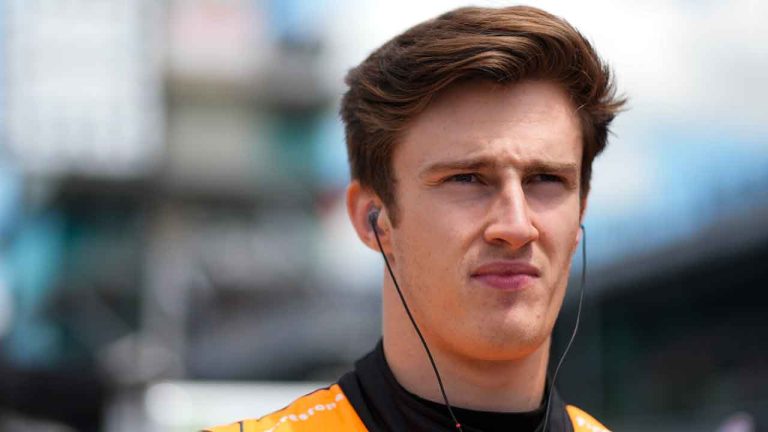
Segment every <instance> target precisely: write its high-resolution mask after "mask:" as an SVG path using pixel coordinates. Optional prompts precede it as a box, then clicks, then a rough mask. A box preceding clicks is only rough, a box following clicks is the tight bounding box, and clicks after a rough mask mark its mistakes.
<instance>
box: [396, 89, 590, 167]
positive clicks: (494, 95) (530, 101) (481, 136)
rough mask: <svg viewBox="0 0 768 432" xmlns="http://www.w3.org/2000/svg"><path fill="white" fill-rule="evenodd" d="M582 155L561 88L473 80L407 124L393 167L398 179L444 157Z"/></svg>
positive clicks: (516, 159)
mask: <svg viewBox="0 0 768 432" xmlns="http://www.w3.org/2000/svg"><path fill="white" fill-rule="evenodd" d="M581 152H582V140H581V127H580V123H579V119H578V116H577V115H576V113H575V107H574V105H573V103H572V102H571V100H570V98H569V97H568V94H567V93H566V92H565V90H563V89H562V87H561V86H559V85H557V84H555V83H552V82H548V81H524V82H521V83H516V84H511V85H500V84H495V83H492V82H487V81H470V82H464V83H461V84H457V85H454V86H452V87H450V88H449V89H447V90H446V91H444V92H442V93H441V94H439V95H438V97H436V98H435V99H434V100H433V101H432V102H431V103H430V105H429V106H428V107H427V109H426V110H425V111H424V112H422V113H421V114H420V115H418V116H417V117H416V118H415V119H414V120H413V121H412V122H411V123H410V124H409V125H408V127H407V128H406V131H405V133H404V136H403V139H402V140H401V141H400V143H399V145H398V146H397V148H396V150H395V154H394V159H393V162H394V166H395V171H396V175H397V176H398V177H400V176H408V175H409V174H411V173H413V174H415V173H416V172H417V171H418V170H419V168H420V167H422V166H424V165H425V164H431V163H434V161H435V160H436V159H441V158H446V159H456V158H469V157H478V156H483V157H493V158H497V159H498V160H500V161H504V162H506V161H509V162H510V163H512V164H514V163H520V164H524V163H525V162H526V161H527V160H534V159H535V160H552V161H554V162H562V163H573V162H577V163H578V162H580V161H581Z"/></svg>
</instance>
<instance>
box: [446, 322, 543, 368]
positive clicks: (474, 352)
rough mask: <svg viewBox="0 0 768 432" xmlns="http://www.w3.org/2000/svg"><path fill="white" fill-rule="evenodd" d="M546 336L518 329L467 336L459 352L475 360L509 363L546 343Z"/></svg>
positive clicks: (529, 353)
mask: <svg viewBox="0 0 768 432" xmlns="http://www.w3.org/2000/svg"><path fill="white" fill-rule="evenodd" d="M547 336H548V335H546V334H539V333H536V334H532V333H529V332H525V331H520V329H519V328H518V329H509V330H507V331H503V332H494V333H492V334H491V333H485V334H482V335H476V336H474V337H473V336H472V335H467V336H466V337H465V338H464V339H465V343H463V344H462V347H461V349H460V351H462V352H463V353H464V355H466V356H468V357H470V358H474V359H476V360H485V361H510V360H518V359H521V358H523V357H527V356H529V355H531V354H532V353H534V352H536V351H537V350H538V349H539V348H541V346H542V344H544V343H546V342H547V339H548V338H547Z"/></svg>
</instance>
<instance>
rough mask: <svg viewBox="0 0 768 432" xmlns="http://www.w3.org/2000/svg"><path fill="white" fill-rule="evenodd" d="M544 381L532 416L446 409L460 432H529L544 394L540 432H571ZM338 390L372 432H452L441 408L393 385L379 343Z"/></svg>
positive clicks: (561, 407)
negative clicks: (542, 430) (548, 404)
mask: <svg viewBox="0 0 768 432" xmlns="http://www.w3.org/2000/svg"><path fill="white" fill-rule="evenodd" d="M549 382H550V381H549V379H547V384H546V386H545V394H544V398H543V403H542V404H541V406H539V407H538V408H537V409H535V410H533V411H529V412H522V413H500V412H490V411H476V410H471V409H465V408H460V407H452V408H453V411H454V414H456V418H457V419H458V420H459V422H461V424H462V429H463V430H464V432H497V431H505V432H509V431H520V432H526V431H528V432H535V431H540V428H541V426H542V423H543V420H544V410H545V408H546V401H547V397H548V394H549V392H550V391H554V393H553V394H552V407H551V411H550V414H549V416H550V417H549V424H548V426H547V431H546V432H573V426H572V425H571V422H570V420H569V418H568V415H567V413H566V411H565V404H564V403H563V401H562V399H560V396H559V395H558V393H557V390H555V389H553V388H551V387H550V385H549ZM339 385H340V386H341V388H342V390H343V391H344V394H345V395H346V396H347V398H348V399H349V401H350V403H351V404H352V406H353V407H354V408H355V411H356V412H357V414H358V415H359V416H360V419H361V420H362V421H363V423H364V424H365V426H366V427H367V428H368V430H370V431H372V432H387V431H398V432H399V431H422V430H424V431H427V430H428V431H440V432H455V431H456V429H455V427H454V425H453V421H452V420H451V417H450V415H449V414H448V410H447V408H446V406H445V405H444V404H440V403H436V402H432V401H429V400H426V399H424V398H421V397H419V396H417V395H415V394H413V393H410V392H409V391H407V390H406V389H404V388H403V387H402V386H401V385H400V383H398V382H397V380H396V379H395V377H394V375H393V374H392V370H391V369H390V368H389V365H388V364H387V361H386V358H385V357H384V348H383V344H382V341H381V340H380V341H379V343H378V344H377V345H376V348H374V350H373V351H371V352H370V353H368V354H367V355H366V356H365V357H363V358H361V359H360V360H358V361H357V362H356V363H355V370H354V371H352V372H349V373H347V374H346V375H344V376H343V377H341V379H340V380H339ZM449 396H450V395H449Z"/></svg>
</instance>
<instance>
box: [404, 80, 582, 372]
mask: <svg viewBox="0 0 768 432" xmlns="http://www.w3.org/2000/svg"><path fill="white" fill-rule="evenodd" d="M574 110H575V107H574V106H573V104H572V103H571V102H570V100H569V98H568V96H567V94H566V93H565V92H564V91H563V90H562V89H561V88H560V87H559V86H557V85H556V84H553V83H549V82H544V81H526V82H523V83H519V84H515V85H507V86H502V85H499V84H493V83H490V82H481V81H478V82H467V83H462V84H458V85H456V86H453V87H452V88H450V89H448V90H447V91H446V92H444V93H441V94H440V96H439V97H438V98H437V99H435V100H434V101H433V103H432V104H431V105H430V106H429V107H428V109H427V110H426V111H424V112H423V113H422V114H421V115H419V116H418V117H417V118H416V119H415V120H414V121H413V122H411V123H410V124H409V126H408V129H407V131H406V133H405V136H404V137H403V139H402V140H401V141H400V142H399V144H398V147H397V148H396V151H395V153H394V155H393V167H394V172H395V177H396V194H395V195H396V197H397V198H396V199H397V207H398V210H399V215H398V216H399V220H398V225H397V227H396V228H393V229H392V231H391V247H392V257H393V258H394V260H393V261H394V262H393V265H394V268H395V272H396V275H397V277H398V281H400V283H401V284H402V286H403V289H404V291H405V292H404V294H405V296H406V299H407V301H408V303H409V306H410V307H411V309H412V310H413V312H414V314H415V315H416V320H417V322H418V323H419V327H420V328H421V329H422V331H423V332H424V333H425V336H426V337H427V340H428V342H429V343H430V345H433V344H439V345H441V346H442V347H443V348H444V349H447V350H449V351H453V352H456V353H460V354H462V355H465V356H469V358H476V359H485V360H491V359H494V360H509V359H514V358H519V357H522V356H524V355H526V354H529V353H531V352H532V351H533V350H535V349H536V348H538V347H540V346H541V344H542V343H544V342H546V341H547V338H548V336H549V335H550V333H551V331H552V327H553V325H554V322H555V319H556V317H557V314H558V312H559V310H560V306H561V304H562V300H563V296H564V294H565V289H566V284H567V279H568V273H569V270H570V262H571V257H572V255H573V252H574V250H575V247H576V245H577V242H578V238H579V234H578V233H579V223H580V216H581V209H582V206H581V205H580V204H581V203H580V196H579V176H580V166H581V157H582V144H581V143H582V141H581V131H580V127H579V121H578V118H577V116H576V114H575V113H574Z"/></svg>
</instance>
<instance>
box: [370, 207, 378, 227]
mask: <svg viewBox="0 0 768 432" xmlns="http://www.w3.org/2000/svg"><path fill="white" fill-rule="evenodd" d="M368 224H370V225H371V228H373V230H374V231H377V230H378V229H379V208H378V207H373V208H372V209H371V211H370V212H368Z"/></svg>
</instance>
